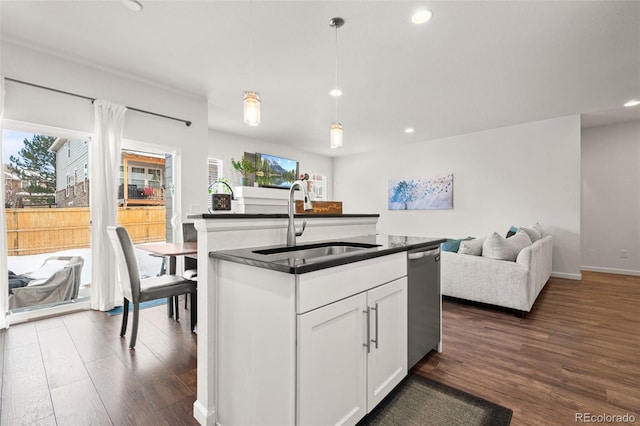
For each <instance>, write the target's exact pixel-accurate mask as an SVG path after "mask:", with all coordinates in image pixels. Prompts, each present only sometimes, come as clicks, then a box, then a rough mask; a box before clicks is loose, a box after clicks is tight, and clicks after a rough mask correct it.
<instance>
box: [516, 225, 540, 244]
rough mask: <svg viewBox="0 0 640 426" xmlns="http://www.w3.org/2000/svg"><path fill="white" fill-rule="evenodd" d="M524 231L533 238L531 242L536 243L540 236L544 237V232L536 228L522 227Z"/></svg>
mask: <svg viewBox="0 0 640 426" xmlns="http://www.w3.org/2000/svg"><path fill="white" fill-rule="evenodd" d="M520 229H521V230H522V231H524V232H526V233H527V235H528V236H529V238H531V242H532V243H535V242H536V241H538V240H539V239H540V238H542V234H541V233H540V231H538V230H537V229H535V228H520Z"/></svg>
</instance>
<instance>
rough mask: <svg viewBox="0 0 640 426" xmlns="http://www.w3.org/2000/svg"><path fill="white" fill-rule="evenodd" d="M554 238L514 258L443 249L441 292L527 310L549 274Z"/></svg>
mask: <svg viewBox="0 0 640 426" xmlns="http://www.w3.org/2000/svg"><path fill="white" fill-rule="evenodd" d="M552 257H553V238H552V236H551V235H546V236H544V237H542V238H540V239H539V240H537V241H535V242H533V243H532V244H530V245H529V246H527V247H525V248H523V249H522V250H521V251H520V252H519V253H518V255H517V257H516V260H515V262H514V261H509V260H496V259H491V258H488V257H484V256H474V255H469V254H460V253H453V252H447V251H443V252H442V261H441V286H442V294H443V295H445V296H450V297H456V298H459V299H466V300H472V301H475V302H481V303H486V304H490V305H497V306H503V307H506V308H511V309H515V310H518V311H522V312H529V311H530V310H531V307H532V306H533V303H534V302H535V301H536V298H537V297H538V294H540V291H542V288H543V287H544V286H545V284H546V283H547V281H548V280H549V277H550V276H551V261H552Z"/></svg>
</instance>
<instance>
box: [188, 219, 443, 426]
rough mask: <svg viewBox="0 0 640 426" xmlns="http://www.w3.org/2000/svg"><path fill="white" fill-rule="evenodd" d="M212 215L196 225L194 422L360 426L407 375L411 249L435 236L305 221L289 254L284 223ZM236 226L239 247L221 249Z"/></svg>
mask: <svg viewBox="0 0 640 426" xmlns="http://www.w3.org/2000/svg"><path fill="white" fill-rule="evenodd" d="M212 216H216V217H197V218H196V217H193V219H195V224H196V229H197V230H198V263H199V266H200V265H201V264H204V265H206V267H205V268H202V266H200V267H199V281H200V284H199V286H198V292H199V297H198V313H199V318H198V399H197V401H196V402H195V404H194V416H195V417H196V419H198V421H199V422H200V423H201V424H211V425H213V424H216V423H217V424H221V425H233V424H261V425H267V424H277V425H285V424H291V425H294V424H300V425H302V424H335V423H344V424H355V423H356V422H357V421H358V420H359V419H360V418H362V417H363V416H364V415H365V414H366V413H367V412H369V411H370V410H371V408H373V407H374V406H375V405H376V404H377V403H378V402H379V401H380V400H381V399H382V398H384V396H385V395H386V394H387V393H388V392H389V391H390V390H391V389H392V388H393V387H395V385H396V384H397V383H399V382H400V381H401V380H402V378H403V377H404V376H405V375H406V373H407V253H406V252H407V251H408V250H411V249H416V248H419V247H427V246H434V245H436V246H437V245H438V244H439V242H441V241H442V240H441V239H434V238H420V237H404V236H384V235H376V234H375V229H373V228H375V221H377V215H346V216H342V215H340V216H333V215H329V216H328V217H314V218H305V219H307V220H308V225H307V229H306V231H305V233H304V234H303V237H304V236H305V235H306V236H307V238H306V239H305V238H301V239H300V242H299V247H296V248H295V249H294V248H288V247H285V245H284V244H283V242H284V237H285V234H286V220H284V218H283V217H264V216H271V215H260V216H262V217H259V218H245V220H248V221H247V222H245V223H244V224H242V223H241V222H242V221H243V220H242V219H240V218H239V217H234V218H229V220H231V222H228V223H226V224H224V222H225V221H226V220H227V219H225V218H222V217H219V215H212ZM235 216H238V215H235ZM281 216H286V215H281ZM278 221H280V222H278ZM241 225H242V226H241ZM372 225H373V227H372ZM238 226H240V228H244V231H243V230H241V229H235V232H236V233H239V234H242V235H236V239H239V240H242V243H240V244H237V245H236V247H233V248H229V247H222V248H220V247H219V246H223V245H224V242H221V241H217V243H216V237H218V236H219V235H221V234H219V232H220V230H221V229H222V228H226V231H224V232H229V231H231V229H229V228H234V227H238ZM252 227H255V228H252ZM265 227H266V228H269V227H271V231H267V232H266V234H265V229H264V228H265ZM278 228H279V229H278ZM252 230H253V231H252ZM363 230H364V231H365V232H366V233H364V232H362V231H363ZM372 231H373V232H372ZM251 232H254V235H253V236H254V237H257V238H255V239H254V241H255V242H253V243H251V244H249V240H250V238H248V235H246V234H248V233H251ZM216 233H218V234H216ZM327 236H328V237H329V240H327V239H326V237H327ZM319 237H320V238H319ZM322 237H325V238H322ZM269 238H271V241H268V242H265V240H269ZM319 241H320V242H319ZM228 245H231V244H227V246H228ZM300 246H302V247H300ZM200 269H204V270H205V271H204V274H202V273H201V272H200ZM203 275H204V276H205V277H206V279H205V280H203V279H202V277H203ZM203 283H204V285H203ZM201 313H202V315H201Z"/></svg>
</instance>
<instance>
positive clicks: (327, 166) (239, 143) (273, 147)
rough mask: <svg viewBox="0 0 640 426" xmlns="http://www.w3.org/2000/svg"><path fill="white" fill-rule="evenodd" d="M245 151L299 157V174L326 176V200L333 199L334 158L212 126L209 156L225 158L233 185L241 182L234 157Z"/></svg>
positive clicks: (236, 157)
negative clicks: (240, 135) (233, 162)
mask: <svg viewBox="0 0 640 426" xmlns="http://www.w3.org/2000/svg"><path fill="white" fill-rule="evenodd" d="M238 119H239V120H241V119H242V117H241V116H238ZM256 133H259V132H256ZM245 152H261V153H265V154H271V155H275V156H280V157H285V158H290V159H292V160H297V161H298V162H299V163H300V173H311V172H315V173H318V174H321V175H325V176H327V200H333V198H332V197H333V192H332V190H331V188H332V183H333V181H332V178H333V160H332V158H331V157H325V156H323V155H317V154H312V153H309V152H305V151H300V150H296V149H292V148H291V147H287V146H284V145H277V144H273V143H269V142H263V141H260V140H256V139H250V138H242V137H239V136H236V135H231V134H228V133H223V132H219V131H215V130H212V129H209V156H210V157H214V158H218V159H220V160H223V175H224V177H225V178H227V179H229V181H230V182H231V184H232V186H238V185H240V173H238V172H237V171H236V170H235V169H234V168H233V167H232V166H231V159H232V158H234V159H236V160H237V159H239V158H240V157H241V156H242V155H243V154H244V153H245Z"/></svg>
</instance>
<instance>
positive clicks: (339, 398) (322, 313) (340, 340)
mask: <svg viewBox="0 0 640 426" xmlns="http://www.w3.org/2000/svg"><path fill="white" fill-rule="evenodd" d="M366 301H367V297H366V294H364V293H362V294H358V295H355V296H352V297H349V298H347V299H343V300H341V301H338V302H335V303H332V304H330V305H327V306H324V307H322V308H318V309H316V310H313V311H311V312H308V313H306V314H303V315H298V345H297V352H298V366H297V368H298V403H297V413H296V416H297V424H298V425H335V424H345V425H353V424H356V423H357V422H358V420H360V419H361V418H362V417H364V415H365V414H366V409H367V408H366V405H367V400H366V361H367V360H366V352H367V349H366V347H364V344H365V327H366V321H365V318H366V309H367V304H366ZM405 358H406V356H405Z"/></svg>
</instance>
